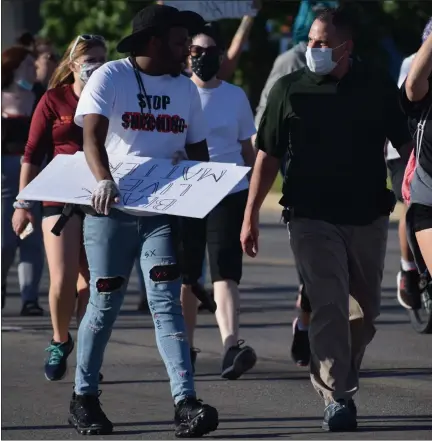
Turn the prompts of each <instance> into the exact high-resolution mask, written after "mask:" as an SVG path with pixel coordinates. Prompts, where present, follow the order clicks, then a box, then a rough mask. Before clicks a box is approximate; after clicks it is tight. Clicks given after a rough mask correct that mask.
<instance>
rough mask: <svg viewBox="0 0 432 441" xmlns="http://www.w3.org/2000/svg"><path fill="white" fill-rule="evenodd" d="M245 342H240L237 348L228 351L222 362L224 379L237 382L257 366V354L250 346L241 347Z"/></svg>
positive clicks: (232, 347) (233, 347)
mask: <svg viewBox="0 0 432 441" xmlns="http://www.w3.org/2000/svg"><path fill="white" fill-rule="evenodd" d="M244 342H245V341H244V340H239V341H238V343H237V345H236V346H231V347H230V348H229V349H228V351H227V353H226V354H225V357H224V359H223V362H222V374H221V377H222V378H226V379H227V380H237V378H239V377H241V376H242V375H243V374H244V373H245V372H247V371H248V370H250V369H252V368H253V367H254V366H255V363H256V361H257V356H256V353H255V351H254V350H253V349H252V348H251V347H250V346H243V347H240V346H241V345H242V344H243V343H244Z"/></svg>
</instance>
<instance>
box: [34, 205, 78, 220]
mask: <svg viewBox="0 0 432 441" xmlns="http://www.w3.org/2000/svg"><path fill="white" fill-rule="evenodd" d="M63 208H64V205H48V206H43V207H42V217H43V218H44V217H51V216H60V215H61V214H62V212H63ZM74 214H77V215H78V216H81V217H84V213H83V212H82V211H81V210H80V209H77V210H76V211H75V213H74Z"/></svg>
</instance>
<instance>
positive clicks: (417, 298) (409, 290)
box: [396, 270, 421, 309]
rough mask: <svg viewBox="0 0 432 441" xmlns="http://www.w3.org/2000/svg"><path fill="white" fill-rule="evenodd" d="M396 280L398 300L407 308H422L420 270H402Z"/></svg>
mask: <svg viewBox="0 0 432 441" xmlns="http://www.w3.org/2000/svg"><path fill="white" fill-rule="evenodd" d="M396 280H397V299H398V302H399V303H400V304H401V305H402V306H403V307H404V308H406V309H420V308H421V292H420V275H419V273H418V271H417V270H412V271H403V270H400V271H399V272H398V275H397V279H396Z"/></svg>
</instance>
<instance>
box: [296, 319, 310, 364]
mask: <svg viewBox="0 0 432 441" xmlns="http://www.w3.org/2000/svg"><path fill="white" fill-rule="evenodd" d="M310 355H311V353H310V345H309V333H308V331H307V330H300V329H299V327H298V317H297V318H295V319H294V321H293V342H292V345H291V358H292V359H293V361H294V363H295V364H296V365H297V366H302V367H305V366H309V362H310Z"/></svg>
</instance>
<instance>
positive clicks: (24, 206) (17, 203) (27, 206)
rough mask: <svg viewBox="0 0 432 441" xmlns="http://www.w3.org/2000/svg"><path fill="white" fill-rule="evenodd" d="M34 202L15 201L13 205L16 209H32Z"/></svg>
mask: <svg viewBox="0 0 432 441" xmlns="http://www.w3.org/2000/svg"><path fill="white" fill-rule="evenodd" d="M33 205H34V202H33V201H15V202H14V203H13V207H14V208H15V209H17V208H22V209H24V210H31V209H32V208H33Z"/></svg>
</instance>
